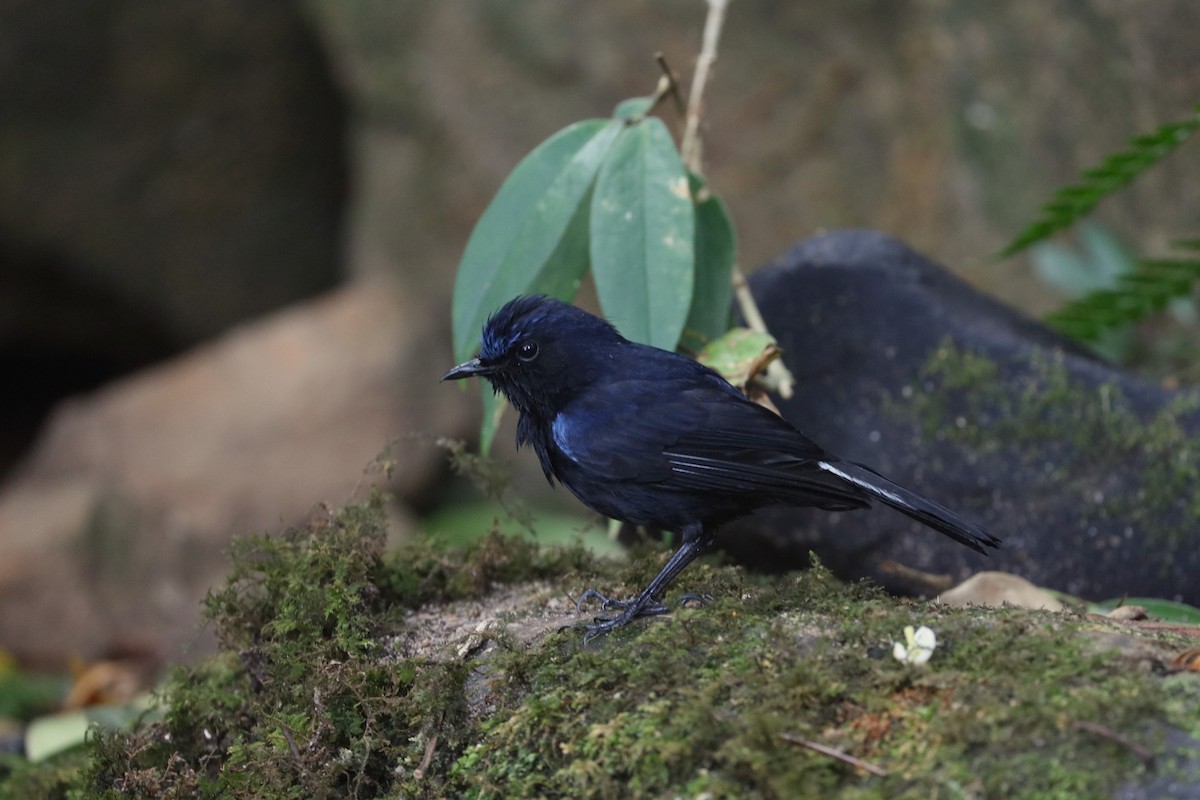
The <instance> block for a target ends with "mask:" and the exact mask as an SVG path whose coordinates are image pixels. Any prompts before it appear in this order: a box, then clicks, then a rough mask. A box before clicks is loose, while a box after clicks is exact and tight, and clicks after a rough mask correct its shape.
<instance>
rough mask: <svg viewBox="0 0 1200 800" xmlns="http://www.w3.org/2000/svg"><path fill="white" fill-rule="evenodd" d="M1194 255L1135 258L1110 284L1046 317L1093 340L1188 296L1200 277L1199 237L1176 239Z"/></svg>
mask: <svg viewBox="0 0 1200 800" xmlns="http://www.w3.org/2000/svg"><path fill="white" fill-rule="evenodd" d="M1175 246H1176V247H1177V248H1180V249H1187V250H1190V251H1194V252H1195V253H1196V255H1189V256H1187V257H1180V258H1153V259H1150V258H1148V259H1142V260H1139V261H1138V262H1137V263H1136V265H1135V266H1134V269H1133V270H1132V271H1131V272H1127V273H1124V274H1121V275H1118V276H1117V280H1116V285H1115V286H1113V287H1112V288H1107V289H1097V290H1095V291H1093V292H1090V293H1089V294H1087V295H1085V296H1084V297H1081V298H1079V299H1077V300H1073V301H1071V302H1069V303H1067V304H1066V305H1065V306H1063V307H1062V308H1060V309H1059V310H1057V311H1055V312H1053V313H1052V314H1049V315H1048V316H1047V317H1046V321H1047V322H1049V323H1050V324H1051V325H1053V326H1054V327H1056V328H1058V329H1059V330H1061V331H1062V332H1063V333H1066V334H1067V335H1068V336H1072V337H1074V338H1076V339H1080V340H1082V341H1087V342H1094V341H1097V340H1099V339H1100V337H1101V336H1103V335H1104V334H1105V332H1107V331H1110V330H1114V329H1117V328H1120V327H1121V326H1124V325H1128V324H1129V323H1132V322H1137V321H1138V320H1141V319H1143V318H1145V317H1147V316H1149V315H1150V314H1152V313H1154V312H1157V311H1162V310H1163V309H1165V308H1166V307H1167V305H1168V304H1169V303H1170V302H1171V301H1173V300H1176V299H1178V298H1183V297H1190V296H1191V294H1192V287H1193V286H1194V285H1195V284H1196V281H1197V280H1200V241H1185V242H1176V243H1175Z"/></svg>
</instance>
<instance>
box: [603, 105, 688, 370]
mask: <svg viewBox="0 0 1200 800" xmlns="http://www.w3.org/2000/svg"><path fill="white" fill-rule="evenodd" d="M591 223H592V225H591V254H592V275H593V277H594V278H595V280H596V292H597V294H598V295H599V296H600V306H601V307H602V308H603V309H604V313H605V316H607V317H608V318H609V320H610V321H612V323H613V324H614V325H616V326H617V327H618V328H619V329H620V330H621V332H622V333H623V334H624V335H625V336H626V337H628V338H630V339H633V340H634V341H638V342H644V343H646V344H652V345H655V346H657V347H662V348H664V349H666V350H673V349H675V345H676V344H677V343H678V342H679V336H680V334H681V333H682V332H683V328H684V324H685V323H686V321H687V317H688V311H689V309H690V308H691V304H692V286H693V270H694V256H695V240H694V236H695V222H694V213H693V209H692V197H691V193H690V192H689V191H688V180H687V174H686V173H685V171H684V168H683V163H682V162H681V161H680V159H679V153H678V151H676V149H675V143H674V142H673V141H671V135H670V133H668V132H667V127H666V125H664V124H663V122H662V120H660V119H657V118H654V117H651V118H649V119H646V120H644V121H642V122H640V123H638V124H635V125H631V126H629V127H627V128H626V129H625V130H624V131H622V133H621V135H620V137H618V139H617V141H616V143H615V144H614V145H613V148H612V151H611V152H610V153H609V155H608V158H607V159H605V161H604V165H603V166H602V167H601V168H600V174H599V176H598V177H597V178H596V188H595V191H594V194H593V197H592V207H591Z"/></svg>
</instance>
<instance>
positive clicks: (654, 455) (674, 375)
mask: <svg viewBox="0 0 1200 800" xmlns="http://www.w3.org/2000/svg"><path fill="white" fill-rule="evenodd" d="M481 345H482V346H481V349H480V354H479V357H478V358H474V359H472V360H470V361H468V362H466V363H464V364H460V365H458V366H457V367H455V368H454V369H452V370H450V371H449V372H447V373H446V374H445V375H444V376H443V377H442V380H454V379H458V378H468V377H471V376H480V377H484V378H487V379H488V381H490V382H491V384H492V388H493V389H494V390H495V391H498V392H501V393H503V394H504V396H505V397H507V398H508V400H509V402H511V403H512V404H513V406H514V407H515V408H516V409H517V411H518V412H520V415H521V416H520V419H519V420H518V421H517V446H518V447H519V446H521V445H525V444H529V445H532V446H533V449H534V451H535V452H536V453H537V456H538V460H539V461H541V464H542V470H543V471H544V472H545V473H546V478H547V480H549V481H550V483H551V484H552V485H553V483H554V480H555V479H557V480H558V481H560V482H561V483H562V484H563V485H564V486H566V487H567V488H568V489H570V490H571V492H572V493H573V494H574V495H575V496H576V497H578V498H579V499H580V500H582V501H583V503H584V504H585V505H587V506H588V507H589V508H591V509H593V510H595V511H598V512H599V513H601V514H603V515H605V516H607V517H612V518H613V519H618V520H622V521H624V522H628V523H632V524H634V525H644V526H647V527H650V528H655V529H659V530H666V531H673V532H676V533H679V534H680V535H681V536H682V540H683V541H682V544H681V546H680V547H679V549H678V550H677V551H676V552H675V554H674V555H673V556H672V557H671V560H670V561H669V562H668V563H667V565H666V566H665V567H664V568H663V570H662V571H661V572H660V573H659V574H658V575H657V576H656V577H655V578H654V580H652V581H651V582H650V584H649V585H648V586H647V587H646V588H645V589H644V590H643V591H642V592H641V593H640V594H639V595H638V596H637V597H635V598H633V599H631V600H626V601H613V600H608V599H607V598H605V597H603V595H600V594H599V593H598V592H595V591H594V590H592V591H589V592H588V593H587V594H586V595H585V597H598V598H600V599H601V600H602V601H603V603H604V606H605V608H608V609H620V612H621V613H620V614H618V615H617V616H614V617H612V618H598V619H597V620H596V621H595V624H594V625H591V626H589V627H588V631H587V634H586V636H587V638H591V637H593V636H596V635H598V634H602V633H607V632H609V631H611V630H613V629H615V628H617V627H620V626H621V625H624V624H625V623H627V622H629V621H630V620H632V619H634V618H636V617H640V616H648V615H652V614H662V613H665V612H666V611H667V607H666V605H665V604H664V603H663V602H662V593H663V591H664V590H665V589H666V588H667V585H668V584H670V582H671V581H672V580H674V578H675V576H677V575H678V574H679V573H680V572H682V571H683V569H684V568H685V567H686V566H687V565H688V564H690V563H691V562H692V561H693V560H694V559H695V558H696V557H697V556H699V555H701V554H703V553H704V552H706V551H708V550H709V549H710V548H711V547H712V545H713V541H714V539H715V535H716V530H717V526H719V525H720V524H721V523H723V522H727V521H729V520H731V519H734V518H736V517H740V516H743V515H745V514H748V513H750V512H751V511H754V510H755V509H757V508H761V507H762V506H767V505H790V506H816V507H817V508H823V509H827V510H831V511H843V510H849V509H856V508H866V507H868V506H870V505H871V500H872V499H877V500H880V501H882V502H883V503H885V504H886V505H889V506H891V507H892V508H895V509H897V510H898V511H900V512H902V513H904V514H907V515H908V516H910V517H912V518H913V519H916V520H919V521H920V522H922V523H924V524H925V525H928V526H929V527H930V528H933V529H934V530H936V531H938V532H939V533H943V534H945V535H946V536H949V537H950V538H951V539H954V540H955V541H957V542H961V543H962V544H965V545H966V546H967V547H970V548H972V549H974V550H977V551H979V552H980V553H983V552H985V551H984V547H985V546H986V547H995V546H996V545H997V544H999V539H997V538H995V537H994V536H992V535H991V534H989V533H988V532H987V531H986V530H985V529H984V528H983V527H981V526H979V525H977V524H975V523H973V522H971V521H969V520H966V519H964V518H962V517H961V516H959V515H958V514H956V513H954V512H953V511H951V510H950V509H948V508H946V507H944V506H942V505H939V504H938V503H935V502H933V501H932V500H927V499H925V498H923V497H921V496H920V495H917V494H915V493H913V492H911V491H909V490H908V489H905V488H904V487H902V486H899V485H897V484H895V483H893V482H891V481H890V480H888V479H887V478H885V477H883V476H882V475H879V474H878V473H876V472H874V471H873V470H871V469H870V468H868V467H864V466H863V465H861V464H855V463H853V462H850V461H842V460H841V459H839V458H838V457H837V456H834V455H832V454H830V453H827V452H825V451H824V450H822V449H821V447H820V446H818V445H817V444H816V443H814V442H813V441H812V440H811V439H809V438H808V437H806V436H805V435H804V434H802V433H800V431H798V430H796V428H794V427H793V426H792V425H791V424H790V423H788V422H787V421H786V420H784V419H783V418H781V417H779V416H778V415H776V414H773V413H771V412H770V411H768V410H767V409H765V408H763V407H762V406H759V405H757V404H755V403H752V402H750V401H749V400H747V399H746V398H745V396H744V395H743V394H742V393H741V392H740V391H738V390H737V389H736V388H734V387H733V386H732V385H731V384H729V383H728V382H727V381H726V380H725V379H724V378H722V377H721V376H720V375H718V374H717V373H715V372H713V371H712V370H711V369H709V368H708V367H705V366H703V365H702V364H699V363H697V362H696V361H693V360H692V359H690V358H687V357H685V356H681V355H678V354H676V353H671V352H668V351H666V350H661V349H659V348H657V347H650V346H648V345H643V344H637V343H636V342H631V341H629V340H627V339H626V338H625V337H623V336H621V334H620V333H618V332H617V329H616V328H614V327H613V326H612V325H610V324H609V323H608V322H606V321H604V320H602V319H600V318H599V317H596V316H593V315H592V314H588V313H587V312H585V311H582V310H580V309H578V308H575V307H574V306H570V305H567V304H566V303H562V302H559V301H558V300H552V299H550V298H547V297H518V298H516V299H514V300H511V301H509V302H508V303H507V304H505V305H504V307H503V308H501V309H500V310H499V311H497V312H496V313H495V314H493V315H492V316H491V317H490V318H489V319H488V321H487V323H486V324H485V325H484V327H483V336H482V342H481Z"/></svg>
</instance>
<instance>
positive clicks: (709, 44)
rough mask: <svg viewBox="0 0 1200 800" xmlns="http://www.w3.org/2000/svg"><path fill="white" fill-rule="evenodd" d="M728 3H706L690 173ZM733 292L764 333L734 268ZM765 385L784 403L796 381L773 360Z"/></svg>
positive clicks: (688, 137)
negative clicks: (770, 387) (773, 390)
mask: <svg viewBox="0 0 1200 800" xmlns="http://www.w3.org/2000/svg"><path fill="white" fill-rule="evenodd" d="M728 7H729V0H708V16H707V18H705V20H704V38H703V40H702V41H701V44H700V55H699V56H698V57H697V58H696V74H695V75H693V76H692V91H691V93H690V94H689V95H688V106H687V124H686V125H685V126H684V129H683V141H682V143H681V144H680V145H679V153H680V156H681V157H682V158H683V165H684V167H686V168H687V170H688V171H689V172H692V173H694V174H696V175H700V174H702V167H703V164H702V162H703V160H704V147H703V144H702V139H701V136H700V121H701V119H702V118H703V116H704V90H705V88H707V86H708V80H709V75H710V73H711V72H712V68H713V64H715V63H716V62H717V45H718V43H719V42H720V41H721V28H722V27H723V26H724V24H725V10H726V9H727V8H728ZM733 292H734V296H735V297H736V298H737V304H738V308H740V309H741V312H742V318H743V319H745V320H746V324H747V325H748V326H749V327H750V329H751V330H755V331H758V332H759V333H767V332H768V331H767V325H766V323H765V322H763V318H762V314H760V313H759V311H758V304H757V303H755V302H754V297H753V296H752V295H751V294H750V287H749V286H748V285H747V283H746V278H745V276H744V275H742V271H741V270H740V269H738V267H737V265H734V268H733ZM767 381H768V383H770V384H771V386H772V387H774V389H775V391H777V392H779V396H780V397H782V398H783V399H784V400H787V399H788V398H790V397H791V396H792V387H793V386H795V384H796V379H795V378H794V377H792V373H791V372H789V371H788V368H787V367H785V366H784V365H783V362H782V361H780V360H779V359H776V360H774V361H772V362H771V364H770V365H769V366H768V367H767Z"/></svg>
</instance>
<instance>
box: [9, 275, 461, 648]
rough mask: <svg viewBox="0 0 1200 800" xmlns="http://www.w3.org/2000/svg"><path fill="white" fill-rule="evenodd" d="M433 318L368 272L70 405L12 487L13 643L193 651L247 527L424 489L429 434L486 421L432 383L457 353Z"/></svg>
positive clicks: (433, 461)
mask: <svg viewBox="0 0 1200 800" xmlns="http://www.w3.org/2000/svg"><path fill="white" fill-rule="evenodd" d="M430 313H432V310H431V309H428V308H425V307H422V306H421V305H420V304H419V303H417V302H415V301H413V300H411V299H409V298H406V297H405V296H404V295H402V294H400V293H399V292H396V291H394V290H393V287H392V286H391V285H390V284H388V283H386V282H382V281H379V280H374V281H361V282H359V283H357V284H354V285H351V286H349V287H347V288H345V289H342V290H339V291H337V292H334V293H332V294H329V295H327V296H325V297H323V298H321V299H318V300H316V301H313V302H310V303H306V304H304V305H301V306H298V307H296V308H293V309H290V310H287V311H284V312H280V313H278V314H275V315H273V316H270V317H267V318H265V319H263V320H262V321H260V322H256V323H254V324H251V325H247V326H245V327H242V328H238V329H235V330H234V331H232V332H231V333H229V334H227V335H226V336H224V337H222V338H220V339H218V340H215V341H214V342H212V343H210V344H206V345H204V346H202V347H199V348H197V349H196V350H194V351H192V352H190V353H188V354H186V355H184V356H182V357H180V358H177V359H175V360H173V361H170V362H167V363H165V364H163V365H161V366H158V367H155V368H153V369H149V370H147V371H145V372H142V373H139V374H136V375H134V376H132V377H130V378H128V379H125V380H122V381H120V382H118V383H115V384H113V385H110V386H108V387H106V388H104V389H102V390H100V391H97V392H95V393H94V394H91V395H88V396H83V397H79V398H76V399H73V400H71V401H69V402H66V403H64V404H63V405H62V406H61V407H60V408H59V409H58V410H57V411H56V412H55V414H54V415H53V417H52V419H51V421H50V423H49V424H48V426H47V428H46V430H45V432H44V434H43V435H42V437H41V439H40V441H39V442H38V443H37V445H36V446H35V448H34V451H33V453H32V454H31V456H30V457H29V458H28V460H27V461H26V462H25V463H24V464H23V465H22V466H21V467H20V468H19V470H18V471H17V473H16V474H15V475H14V476H13V479H12V480H11V481H10V482H9V483H8V484H7V485H6V487H5V488H4V490H3V493H2V494H0V551H2V552H3V553H4V554H5V557H4V559H3V560H2V561H0V647H3V648H5V649H8V650H10V651H13V652H14V653H16V654H18V655H22V656H26V657H44V658H48V659H52V658H56V657H59V656H61V655H64V654H68V653H80V654H91V653H94V652H98V651H102V650H105V649H107V648H109V647H112V646H113V645H114V644H115V643H120V642H129V641H134V642H138V643H141V644H151V645H153V646H155V647H161V648H165V649H166V651H167V652H166V655H168V656H171V657H176V656H178V655H179V653H178V649H179V647H180V646H182V645H185V644H187V643H189V642H191V641H192V640H193V639H194V638H195V637H196V622H197V619H198V612H199V601H200V599H201V598H203V596H204V594H205V592H206V591H207V589H208V587H209V586H211V585H213V584H214V583H215V582H216V581H217V580H218V579H219V577H220V576H221V575H222V574H223V572H224V570H225V569H226V564H225V559H224V556H223V550H224V548H225V547H226V546H227V545H228V543H229V541H230V539H231V538H232V537H233V536H235V535H242V534H247V533H251V532H256V531H270V530H277V529H279V528H281V527H283V526H285V525H290V524H295V523H297V522H299V521H301V520H302V519H304V518H305V517H306V515H308V514H310V513H316V512H319V511H320V508H319V506H320V505H321V504H322V503H328V504H330V505H332V506H341V505H342V504H345V503H347V502H349V501H350V500H352V499H354V498H358V497H361V496H362V495H364V494H365V493H366V492H367V491H369V487H370V486H372V485H386V486H388V487H389V488H390V489H392V490H394V491H395V492H397V493H398V494H400V495H401V496H407V497H412V496H414V495H418V494H420V493H421V492H422V491H424V490H425V489H426V488H427V486H428V483H429V481H430V480H431V479H432V477H433V476H434V474H435V472H436V470H437V466H438V464H439V461H440V457H439V455H438V453H437V452H436V451H435V449H434V448H433V447H432V446H430V445H429V444H428V443H427V441H426V440H425V439H422V438H420V437H418V438H412V436H411V435H413V434H420V433H425V434H428V433H433V432H438V431H443V430H448V429H454V428H456V427H457V428H460V429H461V428H463V427H465V426H466V425H468V424H470V423H469V422H468V421H467V418H466V416H467V413H468V412H467V410H466V405H467V401H466V398H465V396H460V395H458V394H453V395H451V396H448V397H447V396H442V395H438V396H436V397H434V396H432V395H430V394H429V393H428V391H427V390H428V387H429V386H431V385H435V381H436V376H437V375H438V374H440V373H439V370H440V369H441V366H442V364H443V363H444V362H445V361H446V360H448V354H447V353H445V352H443V351H444V350H445V349H447V348H443V347H429V346H428V343H427V342H426V341H425V340H424V339H423V338H422V337H420V336H419V335H418V333H417V331H419V330H420V329H421V328H422V327H423V326H424V325H426V324H431V323H429V321H428V320H427V319H426V316H427V315H428V314H430ZM426 425H429V426H431V427H430V428H425V427H424V426H426ZM389 442H392V448H393V451H394V452H393V455H394V456H395V457H394V458H392V459H391V464H392V466H393V468H394V472H393V473H392V476H391V479H390V480H388V479H387V478H386V476H385V475H384V471H383V470H382V468H380V467H379V465H378V464H376V463H375V460H376V458H377V456H379V455H380V454H381V453H382V452H384V450H385V448H387V447H388V445H389ZM401 456H402V457H401ZM396 521H397V524H398V525H399V524H402V519H400V518H399V517H398V518H397V520H396Z"/></svg>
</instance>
